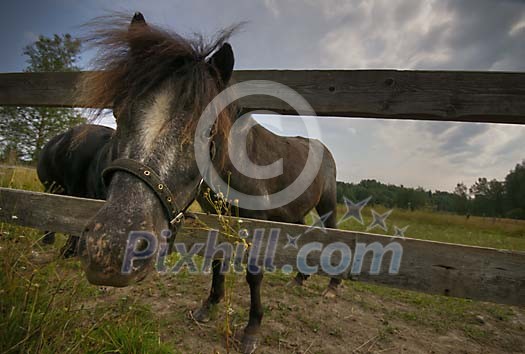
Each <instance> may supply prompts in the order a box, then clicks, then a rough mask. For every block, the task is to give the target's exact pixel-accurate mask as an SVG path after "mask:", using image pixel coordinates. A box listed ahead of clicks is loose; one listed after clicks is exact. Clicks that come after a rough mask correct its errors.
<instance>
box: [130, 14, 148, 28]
mask: <svg viewBox="0 0 525 354" xmlns="http://www.w3.org/2000/svg"><path fill="white" fill-rule="evenodd" d="M136 25H143V26H144V25H147V23H146V19H145V18H144V15H143V14H141V13H140V12H135V14H134V15H133V18H132V19H131V23H130V24H129V28H130V29H131V28H133V26H136Z"/></svg>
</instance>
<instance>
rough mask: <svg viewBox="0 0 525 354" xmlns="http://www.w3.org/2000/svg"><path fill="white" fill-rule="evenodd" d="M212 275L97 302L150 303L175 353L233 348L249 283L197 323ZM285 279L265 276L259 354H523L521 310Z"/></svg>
mask: <svg viewBox="0 0 525 354" xmlns="http://www.w3.org/2000/svg"><path fill="white" fill-rule="evenodd" d="M210 278H211V277H210V276H207V275H189V274H179V275H158V274H155V275H153V276H151V277H149V278H148V279H147V280H145V281H144V282H143V283H141V284H140V285H137V286H134V287H130V288H124V289H115V288H101V289H100V291H99V295H98V296H97V297H96V303H97V305H101V303H107V302H114V301H119V299H120V300H122V299H126V301H127V302H128V303H133V304H138V305H140V306H146V307H148V308H150V310H151V312H152V313H153V314H154V316H155V318H157V319H158V321H159V324H160V325H159V326H160V333H161V340H162V341H163V342H167V343H169V344H170V347H172V348H173V349H174V351H176V352H181V353H226V352H228V350H230V351H231V352H236V351H235V350H234V349H232V344H231V342H229V343H227V342H226V333H227V327H228V326H227V323H230V326H229V327H230V329H231V331H232V332H233V334H234V336H235V335H236V334H237V335H238V334H239V333H241V332H242V328H243V327H244V325H245V323H246V320H247V317H248V306H249V292H248V287H247V285H246V284H245V282H244V279H243V277H242V276H236V277H234V278H230V281H231V282H233V284H230V287H229V289H233V296H232V300H231V301H230V302H229V303H230V304H229V305H230V306H228V304H227V303H226V304H225V303H224V302H223V303H222V304H221V305H220V307H219V308H218V310H217V318H216V319H215V320H213V321H211V322H209V323H206V324H199V323H197V322H195V321H194V320H193V319H192V317H191V315H190V310H195V309H196V308H197V307H198V306H199V304H200V303H201V301H202V300H203V299H204V298H205V297H206V295H207V292H208V288H209V285H210V284H209V282H210ZM289 279H290V278H289V277H286V276H284V275H279V274H270V275H267V276H265V280H264V286H263V300H264V306H265V316H264V319H263V326H262V333H261V342H260V345H259V348H258V352H259V353H525V310H524V309H523V308H517V307H510V306H502V305H494V304H488V303H481V302H474V301H469V300H462V299H452V298H445V297H441V296H431V295H425V294H418V293H413V292H407V291H401V290H396V289H388V288H383V287H377V286H370V285H366V284H362V283H359V282H348V281H346V282H345V283H344V286H343V288H342V289H341V292H340V295H339V297H337V298H335V299H325V298H323V297H322V296H321V293H322V290H323V289H324V287H325V286H326V284H327V283H328V279H327V278H322V277H315V276H314V277H313V278H312V279H310V280H309V281H308V282H307V283H306V284H305V286H304V287H302V288H297V287H289V286H287V282H288V280H289ZM226 302H228V301H226ZM230 307H231V308H230ZM228 308H230V310H229V314H230V316H229V319H227V318H226V317H227V315H226V313H227V309H228ZM233 348H234V346H233Z"/></svg>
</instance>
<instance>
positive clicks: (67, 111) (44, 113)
mask: <svg viewBox="0 0 525 354" xmlns="http://www.w3.org/2000/svg"><path fill="white" fill-rule="evenodd" d="M80 48H81V43H80V40H78V39H74V38H72V37H71V35H69V34H65V35H62V36H59V35H56V34H55V35H54V36H53V38H47V37H45V36H40V37H39V38H38V40H37V41H36V42H34V43H33V44H31V45H28V46H26V47H25V48H24V52H23V54H24V55H25V56H26V57H27V58H26V61H27V67H26V68H25V70H24V71H25V72H46V71H78V70H79V68H78V67H77V66H76V64H77V62H78V60H79V53H80ZM84 122H85V118H83V117H82V115H81V114H80V112H79V110H76V109H73V108H48V107H0V149H1V152H2V155H3V156H5V155H6V154H7V152H8V151H13V150H14V151H16V152H17V154H18V158H20V159H23V160H35V159H37V158H38V155H39V153H40V151H41V150H42V148H43V147H44V145H45V143H46V142H47V141H48V140H49V139H51V138H52V137H53V136H55V135H57V134H59V133H61V132H63V131H64V130H66V129H68V128H70V127H72V126H75V125H78V124H80V123H84Z"/></svg>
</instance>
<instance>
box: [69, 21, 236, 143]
mask: <svg viewBox="0 0 525 354" xmlns="http://www.w3.org/2000/svg"><path fill="white" fill-rule="evenodd" d="M129 18H130V16H129V15H123V14H113V15H109V16H103V17H98V18H95V19H94V20H92V21H91V22H89V23H87V24H86V25H84V26H87V27H88V28H90V33H89V35H88V36H86V37H84V38H83V41H84V42H85V43H87V44H88V46H89V47H95V48H97V49H98V53H97V57H96V59H95V60H94V66H95V69H96V70H97V71H95V72H92V73H89V74H87V75H84V76H83V78H82V79H81V82H80V83H79V85H78V90H77V92H76V94H77V97H78V99H79V102H80V104H81V106H82V107H86V108H93V107H97V109H96V110H95V111H94V113H95V117H98V116H99V115H100V113H101V112H102V110H103V109H104V108H107V107H110V106H113V110H114V115H115V117H117V124H118V117H119V116H120V115H121V113H123V111H124V110H125V109H126V107H129V106H130V105H131V104H132V103H133V102H134V101H135V100H136V99H137V98H138V97H139V96H142V95H144V94H145V93H148V92H150V91H151V90H153V89H155V88H156V87H158V86H159V85H160V84H161V83H162V82H164V81H165V80H166V79H167V78H169V77H175V76H176V82H177V86H178V89H179V90H178V93H179V94H180V101H181V102H183V103H186V105H185V107H186V108H189V109H193V112H190V113H193V114H192V116H193V117H194V118H195V119H191V120H190V121H189V122H188V125H187V126H186V127H185V130H186V131H187V132H188V133H190V132H192V131H193V128H195V126H196V124H197V122H198V118H199V117H200V115H201V113H202V111H203V110H204V109H205V108H206V106H207V105H208V103H209V102H210V101H211V100H212V99H213V98H214V97H215V96H216V95H217V94H218V93H219V92H220V90H221V89H222V88H224V83H222V82H220V75H219V73H218V72H217V69H216V68H215V67H214V66H213V65H211V64H209V63H208V62H207V61H206V59H207V58H208V57H209V56H210V55H211V54H213V53H214V52H215V51H216V50H218V49H219V48H220V47H221V46H222V45H223V44H224V43H225V42H226V41H227V40H228V38H230V36H231V35H232V34H233V32H235V31H236V29H237V28H238V27H239V25H235V26H231V27H229V28H226V29H223V30H221V31H219V32H218V33H217V34H216V35H215V36H214V37H212V38H211V40H208V41H207V40H205V39H204V37H203V36H202V35H198V34H194V36H193V38H184V37H182V36H180V35H179V34H177V33H175V32H169V31H167V30H164V29H162V28H159V27H156V26H151V25H150V24H147V25H146V23H134V24H132V25H129ZM229 113H230V112H229V111H228V110H224V111H223V112H220V114H219V118H218V122H217V126H216V129H215V133H223V134H226V135H225V136H227V134H228V132H229V129H230V126H231V121H230V117H229V116H227V115H228V114H229ZM188 138H189V137H188Z"/></svg>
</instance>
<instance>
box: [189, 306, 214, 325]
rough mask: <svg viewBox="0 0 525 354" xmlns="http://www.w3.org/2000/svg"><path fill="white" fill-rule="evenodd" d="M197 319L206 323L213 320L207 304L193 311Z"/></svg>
mask: <svg viewBox="0 0 525 354" xmlns="http://www.w3.org/2000/svg"><path fill="white" fill-rule="evenodd" d="M193 318H194V319H195V321H197V322H200V323H206V322H210V321H211V316H210V311H209V310H208V308H207V307H206V306H202V307H201V308H200V309H198V310H197V311H195V312H194V313H193Z"/></svg>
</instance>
